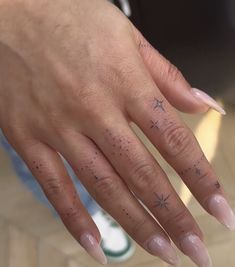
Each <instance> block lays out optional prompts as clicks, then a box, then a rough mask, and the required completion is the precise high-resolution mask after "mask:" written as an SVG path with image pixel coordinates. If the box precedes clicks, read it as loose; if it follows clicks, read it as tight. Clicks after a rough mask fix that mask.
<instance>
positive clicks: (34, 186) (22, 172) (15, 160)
mask: <svg viewBox="0 0 235 267" xmlns="http://www.w3.org/2000/svg"><path fill="white" fill-rule="evenodd" d="M0 144H2V146H3V148H4V149H5V151H6V152H7V154H8V156H9V157H10V159H11V163H12V165H13V167H14V169H15V171H16V174H17V175H18V177H19V178H20V180H21V181H22V182H23V184H24V185H25V186H26V187H27V188H28V189H29V190H30V191H31V192H32V193H33V195H34V196H35V197H36V198H37V199H38V200H39V201H40V202H41V203H43V204H44V205H46V206H47V207H49V208H50V209H51V211H52V212H53V213H54V214H55V215H57V212H56V211H55V209H54V207H53V206H52V205H51V204H50V202H49V201H48V200H47V198H46V196H45V195H44V193H43V191H42V189H41V187H40V185H39V184H38V182H37V180H36V179H35V178H34V176H33V175H32V173H31V171H30V170H29V169H28V167H27V165H26V164H25V163H24V161H23V160H22V158H21V157H20V156H19V155H18V154H17V152H16V151H15V150H14V148H13V147H12V146H11V145H10V144H9V143H8V141H7V139H6V138H5V136H4V135H3V133H2V131H1V129H0ZM63 161H64V164H65V166H66V169H67V171H68V173H69V175H70V177H71V178H72V180H73V182H74V184H75V186H76V189H77V192H78V194H79V197H80V199H81V201H82V203H83V205H84V206H85V207H86V209H87V210H88V212H89V213H90V214H91V215H93V214H94V213H96V212H97V211H98V210H99V209H100V207H99V206H98V204H97V203H96V202H95V200H94V199H93V198H92V197H91V196H90V195H89V193H88V192H87V191H86V189H85V188H84V187H83V185H82V184H81V183H80V181H79V180H78V179H77V177H76V175H75V173H74V171H73V169H72V168H71V166H70V165H69V164H68V162H67V161H66V160H65V159H64V158H63Z"/></svg>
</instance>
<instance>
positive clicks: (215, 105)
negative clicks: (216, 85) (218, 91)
mask: <svg viewBox="0 0 235 267" xmlns="http://www.w3.org/2000/svg"><path fill="white" fill-rule="evenodd" d="M192 93H193V95H194V96H195V97H196V98H198V99H199V100H201V101H202V102H203V103H204V104H206V105H208V106H209V107H210V108H213V109H215V110H216V111H218V112H219V113H221V114H222V115H225V114H226V112H225V110H224V109H223V108H222V107H221V106H220V105H219V104H218V103H217V102H216V101H215V100H214V99H213V98H212V97H210V96H209V95H208V94H206V93H205V92H203V91H201V90H199V89H197V88H192Z"/></svg>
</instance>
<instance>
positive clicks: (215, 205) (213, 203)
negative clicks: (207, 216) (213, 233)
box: [208, 194, 235, 230]
mask: <svg viewBox="0 0 235 267" xmlns="http://www.w3.org/2000/svg"><path fill="white" fill-rule="evenodd" d="M208 207H209V211H210V212H211V214H212V215H213V216H214V217H216V218H217V219H218V220H219V221H220V222H221V223H222V224H223V225H225V226H226V227H227V228H228V229H230V230H235V215H234V213H233V211H232V209H231V208H230V206H229V204H228V202H227V200H226V199H225V198H224V197H223V196H221V195H218V194H216V195H213V196H212V197H211V198H210V199H209V202H208Z"/></svg>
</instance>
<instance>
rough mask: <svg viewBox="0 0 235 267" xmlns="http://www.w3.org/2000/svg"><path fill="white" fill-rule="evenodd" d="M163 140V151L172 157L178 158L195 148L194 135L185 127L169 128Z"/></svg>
mask: <svg viewBox="0 0 235 267" xmlns="http://www.w3.org/2000/svg"><path fill="white" fill-rule="evenodd" d="M162 139H163V140H162V141H163V149H164V150H165V152H166V153H167V154H168V155H170V156H178V155H179V154H182V153H185V152H187V150H189V149H191V148H192V147H193V135H192V133H191V132H190V131H189V129H187V128H186V127H184V126H174V127H169V129H167V130H166V131H165V132H164V133H163V136H162Z"/></svg>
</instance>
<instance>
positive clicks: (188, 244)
mask: <svg viewBox="0 0 235 267" xmlns="http://www.w3.org/2000/svg"><path fill="white" fill-rule="evenodd" d="M180 245H181V249H182V251H183V252H184V254H186V255H187V256H188V257H189V258H191V260H192V261H193V262H195V263H196V264H197V265H198V266H199V267H212V261H211V258H210V255H209V253H208V251H207V248H206V246H205V245H204V243H203V242H202V241H201V239H200V238H199V237H198V236H197V235H194V234H188V235H185V236H184V237H183V238H182V240H181V242H180Z"/></svg>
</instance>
